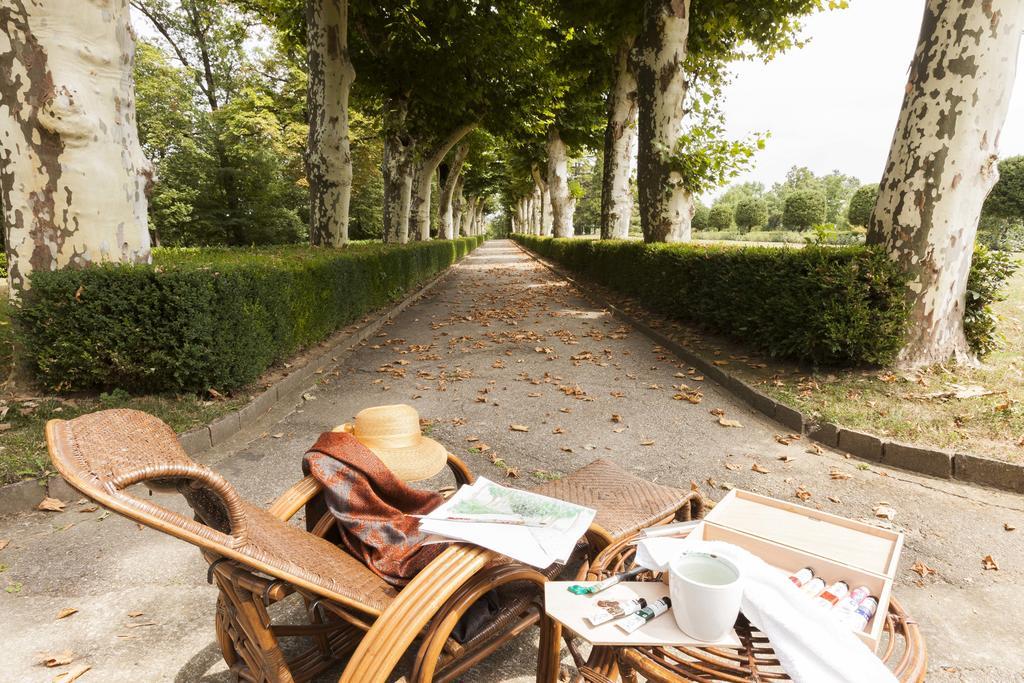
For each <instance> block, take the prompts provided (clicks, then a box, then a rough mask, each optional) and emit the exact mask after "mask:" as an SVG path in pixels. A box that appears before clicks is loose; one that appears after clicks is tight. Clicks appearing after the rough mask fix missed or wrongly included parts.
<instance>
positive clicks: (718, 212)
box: [708, 204, 735, 230]
mask: <svg viewBox="0 0 1024 683" xmlns="http://www.w3.org/2000/svg"><path fill="white" fill-rule="evenodd" d="M733 210H734V209H733V206H732V204H715V205H714V206H713V207H711V212H710V213H709V214H708V230H732V229H733V227H735V225H734V223H733Z"/></svg>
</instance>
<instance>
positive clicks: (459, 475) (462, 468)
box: [448, 453, 476, 486]
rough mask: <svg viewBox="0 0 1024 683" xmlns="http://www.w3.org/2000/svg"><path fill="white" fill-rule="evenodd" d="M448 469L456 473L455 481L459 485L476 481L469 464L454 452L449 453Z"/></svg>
mask: <svg viewBox="0 0 1024 683" xmlns="http://www.w3.org/2000/svg"><path fill="white" fill-rule="evenodd" d="M448 469H450V470H451V471H452V474H454V475H455V483H456V484H458V485H459V486H463V485H467V486H468V485H470V484H472V483H473V482H474V481H476V476H475V475H474V474H473V473H472V472H471V471H470V469H469V466H468V465H467V464H466V463H464V462H463V461H462V459H461V458H459V457H458V456H457V455H453V454H452V453H449V454H448Z"/></svg>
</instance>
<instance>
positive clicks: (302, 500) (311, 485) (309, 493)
mask: <svg viewBox="0 0 1024 683" xmlns="http://www.w3.org/2000/svg"><path fill="white" fill-rule="evenodd" d="M320 490H321V487H320V482H318V481H317V480H316V478H314V477H313V476H312V475H309V476H307V477H305V478H304V479H302V480H301V481H299V482H297V483H295V484H293V485H292V487H291V488H289V489H288V490H287V491H285V492H284V493H282V494H281V495H280V496H278V497H277V500H275V501H274V502H273V503H271V505H270V507H269V508H267V512H268V513H269V514H271V515H273V516H274V517H277V518H278V519H280V520H281V521H283V522H287V521H288V520H289V519H291V518H292V517H294V516H295V513H296V512H298V511H299V510H301V509H302V508H303V506H305V505H306V503H308V502H309V501H311V500H313V498H315V497H316V495H317V494H318V493H320Z"/></svg>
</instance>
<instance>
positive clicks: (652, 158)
mask: <svg viewBox="0 0 1024 683" xmlns="http://www.w3.org/2000/svg"><path fill="white" fill-rule="evenodd" d="M689 15H690V0H643V23H642V26H641V29H640V34H639V36H638V37H637V48H636V53H635V69H636V80H637V104H638V117H637V124H638V129H639V146H638V150H637V184H638V186H639V190H640V224H641V227H642V228H643V231H644V241H646V242H683V241H688V240H689V239H690V219H691V216H692V214H693V197H692V195H691V193H690V191H689V190H688V189H687V188H686V186H685V183H684V180H683V177H682V175H681V174H680V173H679V172H678V171H676V170H673V169H672V155H673V153H674V152H675V151H676V143H677V142H678V141H679V138H680V137H681V136H682V134H683V114H684V106H683V104H684V100H685V99H686V90H687V84H686V77H685V73H684V71H683V63H684V61H685V59H686V37H687V34H688V33H689V29H690V16H689Z"/></svg>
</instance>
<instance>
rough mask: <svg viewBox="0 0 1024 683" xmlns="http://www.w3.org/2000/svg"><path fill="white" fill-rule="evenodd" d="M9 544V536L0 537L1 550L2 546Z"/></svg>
mask: <svg viewBox="0 0 1024 683" xmlns="http://www.w3.org/2000/svg"><path fill="white" fill-rule="evenodd" d="M10 544H11V539H9V538H0V550H3V549H4V548H6V547H7V546H9V545H10Z"/></svg>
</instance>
